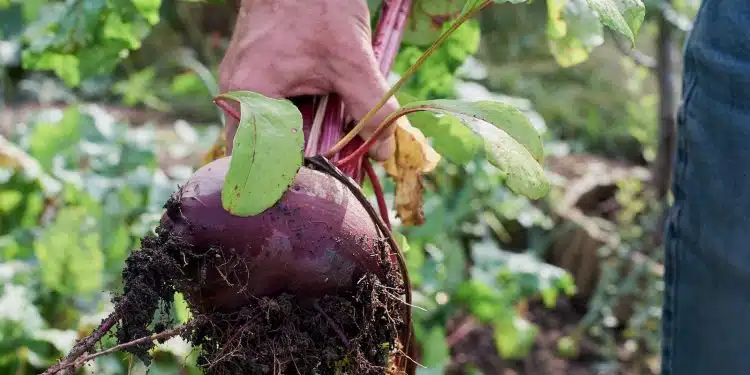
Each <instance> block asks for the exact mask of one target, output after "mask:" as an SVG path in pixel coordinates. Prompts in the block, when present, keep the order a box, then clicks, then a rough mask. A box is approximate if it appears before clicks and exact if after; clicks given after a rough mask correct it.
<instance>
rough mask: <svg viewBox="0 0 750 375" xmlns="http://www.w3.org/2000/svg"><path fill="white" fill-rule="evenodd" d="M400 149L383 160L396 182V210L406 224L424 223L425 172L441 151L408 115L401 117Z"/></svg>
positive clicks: (398, 126) (433, 164)
mask: <svg viewBox="0 0 750 375" xmlns="http://www.w3.org/2000/svg"><path fill="white" fill-rule="evenodd" d="M396 124H397V126H396V131H395V139H396V152H395V153H394V154H393V156H391V158H390V159H388V160H386V161H385V163H384V164H383V167H384V168H385V171H386V173H388V175H389V176H390V177H391V178H392V179H393V180H394V182H395V184H396V202H395V206H396V213H397V214H398V217H399V218H400V219H401V222H402V223H403V224H404V225H421V224H423V223H424V212H423V211H422V206H423V204H424V185H423V184H422V174H424V173H427V172H430V171H432V170H433V169H435V167H436V166H437V164H438V162H440V154H438V153H437V152H436V151H435V150H434V149H433V148H432V147H431V146H430V145H429V144H428V143H427V139H426V138H425V136H424V134H422V132H421V131H420V130H419V129H417V128H415V127H413V126H411V124H410V123H409V121H408V120H407V119H406V117H400V118H399V119H398V120H397V123H396Z"/></svg>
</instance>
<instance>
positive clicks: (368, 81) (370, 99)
mask: <svg viewBox="0 0 750 375" xmlns="http://www.w3.org/2000/svg"><path fill="white" fill-rule="evenodd" d="M365 57H366V58H363V59H360V60H358V61H360V63H359V64H351V65H348V66H347V68H346V69H345V70H344V71H342V72H340V73H341V74H337V79H336V80H335V81H334V84H333V85H334V89H335V90H336V92H338V93H339V94H340V95H341V98H342V99H343V101H344V105H346V109H347V112H349V114H350V115H351V116H352V117H354V118H355V119H356V120H357V121H359V120H360V119H362V118H363V117H364V116H365V115H366V114H367V113H368V112H369V111H370V110H371V109H372V108H374V107H375V106H376V105H377V104H378V102H379V101H380V100H381V99H382V98H383V96H385V94H386V93H387V92H388V90H390V85H389V84H388V81H387V80H386V78H385V76H383V74H382V73H381V72H380V68H379V66H378V62H377V60H376V59H375V56H374V55H373V54H372V53H371V52H370V53H367V54H366V56H365ZM351 61H352V60H349V61H348V62H349V63H351ZM398 108H399V103H398V101H397V100H396V98H395V97H391V98H389V99H388V101H387V102H386V104H385V105H384V106H383V107H382V108H380V110H378V111H377V112H376V113H375V115H374V116H373V117H372V118H371V119H370V120H369V121H368V122H367V123H366V124H365V127H364V128H363V129H362V131H361V132H360V133H359V135H360V136H361V137H362V138H363V139H365V140H367V139H370V138H371V137H372V135H373V133H374V132H375V130H376V129H377V128H378V126H379V125H380V124H381V123H382V122H383V121H384V120H385V119H386V117H388V115H390V114H391V113H393V112H394V111H396V110H397V109H398ZM394 131H395V122H394V123H393V124H391V125H390V126H389V127H388V128H387V129H386V130H385V131H384V132H383V133H381V134H380V136H379V137H378V139H377V141H376V142H375V143H374V144H373V146H372V148H371V149H370V156H371V157H372V158H373V159H375V160H377V161H384V160H386V159H388V158H390V157H391V155H393V153H394V151H395V150H396V141H395V139H394V136H393V133H394Z"/></svg>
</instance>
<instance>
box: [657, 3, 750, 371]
mask: <svg viewBox="0 0 750 375" xmlns="http://www.w3.org/2000/svg"><path fill="white" fill-rule="evenodd" d="M677 139H678V144H677V154H676V159H675V171H674V183H673V187H672V189H673V190H672V191H673V193H674V197H675V204H674V206H673V207H672V210H671V212H670V215H669V218H668V224H667V226H666V231H665V245H666V246H665V251H666V280H665V282H666V284H665V302H664V310H663V311H664V315H663V324H664V325H663V333H664V336H663V352H662V354H663V356H662V375H699V374H700V375H724V374H726V375H738V374H750V0H704V3H703V5H702V6H701V10H700V11H699V13H698V16H697V19H696V22H695V25H694V28H693V30H692V32H691V35H690V38H689V40H688V43H687V46H686V49H685V72H684V79H683V103H682V106H681V108H680V111H679V113H678V137H677Z"/></svg>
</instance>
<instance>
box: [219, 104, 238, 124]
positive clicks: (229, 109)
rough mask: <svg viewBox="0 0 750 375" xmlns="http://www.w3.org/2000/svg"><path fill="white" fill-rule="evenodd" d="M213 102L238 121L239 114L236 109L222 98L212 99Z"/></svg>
mask: <svg viewBox="0 0 750 375" xmlns="http://www.w3.org/2000/svg"><path fill="white" fill-rule="evenodd" d="M214 103H215V104H216V105H217V106H219V108H221V109H223V110H224V112H226V113H227V114H228V115H229V116H231V117H232V118H234V119H235V120H237V121H240V114H239V112H237V110H236V109H234V108H232V106H231V105H229V103H227V102H226V101H224V99H214Z"/></svg>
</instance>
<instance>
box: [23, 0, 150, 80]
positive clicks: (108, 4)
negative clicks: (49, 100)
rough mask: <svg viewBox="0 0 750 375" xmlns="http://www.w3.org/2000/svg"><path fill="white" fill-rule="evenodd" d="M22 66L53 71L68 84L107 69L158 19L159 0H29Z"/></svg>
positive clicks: (131, 48) (144, 35) (132, 48)
mask: <svg viewBox="0 0 750 375" xmlns="http://www.w3.org/2000/svg"><path fill="white" fill-rule="evenodd" d="M21 4H22V6H23V9H24V15H25V16H26V17H25V18H26V21H27V22H29V24H28V26H27V28H26V31H25V33H24V36H23V41H24V44H25V48H24V51H23V66H24V67H25V68H27V69H37V70H52V71H54V72H55V73H56V74H57V75H58V76H59V77H60V78H62V79H63V80H64V81H65V82H66V83H67V84H68V85H70V86H78V84H80V82H81V80H83V79H86V78H89V77H92V76H96V75H101V74H105V73H109V72H111V71H112V70H113V69H114V68H115V66H116V64H117V63H118V62H119V61H120V60H121V59H122V58H123V57H126V56H127V55H128V53H129V52H130V51H132V50H135V49H138V48H140V46H141V41H142V40H143V38H145V37H146V36H147V35H148V33H149V32H150V30H151V27H152V26H153V25H155V24H156V23H158V22H159V9H160V7H161V0H133V1H131V0H66V1H44V0H33V1H24V2H22V3H21Z"/></svg>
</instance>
